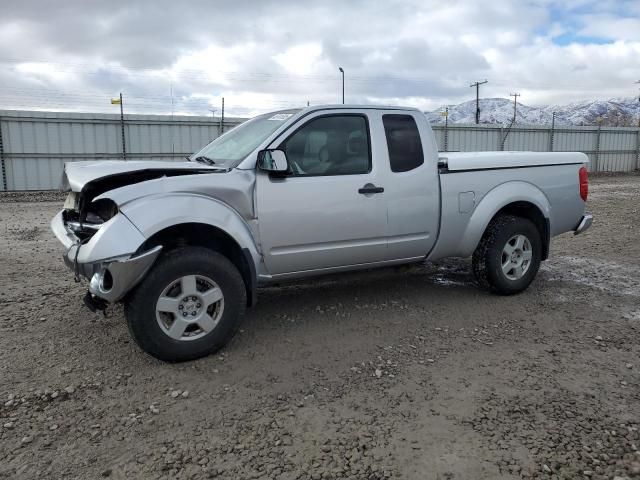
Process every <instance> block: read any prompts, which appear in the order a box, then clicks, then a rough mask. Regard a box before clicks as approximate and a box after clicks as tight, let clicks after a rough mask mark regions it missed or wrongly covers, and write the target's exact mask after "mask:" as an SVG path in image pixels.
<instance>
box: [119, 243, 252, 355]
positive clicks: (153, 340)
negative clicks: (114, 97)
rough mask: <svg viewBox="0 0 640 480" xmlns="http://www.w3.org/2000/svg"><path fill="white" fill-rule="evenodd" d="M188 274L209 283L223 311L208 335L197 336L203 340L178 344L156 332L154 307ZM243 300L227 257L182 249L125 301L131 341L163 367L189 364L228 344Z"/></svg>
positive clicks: (165, 257)
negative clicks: (215, 289)
mask: <svg viewBox="0 0 640 480" xmlns="http://www.w3.org/2000/svg"><path fill="white" fill-rule="evenodd" d="M189 275H196V276H205V277H207V278H209V279H211V280H213V281H214V282H215V283H216V284H217V287H218V288H219V289H220V290H221V291H222V294H223V295H224V300H223V304H222V305H223V307H222V308H221V310H222V311H221V314H220V315H221V316H220V317H219V320H218V322H217V323H216V324H215V327H214V328H213V329H212V330H211V331H209V332H205V331H201V332H200V334H201V335H203V336H201V337H200V338H197V339H191V340H185V339H182V340H177V339H174V338H172V337H170V336H169V335H168V334H167V333H165V331H163V329H162V328H161V326H160V323H159V321H158V319H157V317H156V303H157V301H158V298H159V297H160V296H161V294H162V293H163V291H164V290H165V288H167V287H168V286H169V285H171V284H172V282H177V281H178V280H179V279H180V278H182V277H184V276H189ZM246 295H247V294H246V289H245V285H244V282H243V280H242V277H241V275H240V273H239V272H238V269H237V268H236V267H235V266H234V265H233V263H231V262H230V261H229V260H228V259H227V258H226V257H224V256H223V255H221V254H219V253H217V252H214V251H212V250H209V249H206V248H202V247H181V248H178V249H175V250H172V251H170V252H168V253H166V254H164V255H163V256H161V257H160V258H159V259H158V261H157V262H156V264H155V265H154V266H153V268H152V269H151V271H149V273H148V274H147V275H146V277H145V278H144V279H143V280H142V281H141V282H140V284H139V285H138V286H137V287H136V289H135V290H134V291H133V293H132V294H131V295H129V296H128V298H127V299H126V301H125V316H126V318H127V324H128V326H129V332H130V333H131V336H132V337H133V339H134V340H135V341H136V343H137V344H138V345H139V346H140V348H142V349H143V350H144V351H145V352H147V353H148V354H150V355H152V356H154V357H156V358H158V359H160V360H164V361H167V362H182V361H187V360H194V359H196V358H201V357H204V356H206V355H209V354H211V353H214V352H216V351H217V350H219V349H220V348H222V347H223V346H225V345H226V344H227V342H229V340H231V338H232V337H233V336H234V335H235V333H236V332H237V331H238V328H239V327H240V323H241V317H242V315H243V314H244V311H245V308H246V304H247V299H246ZM176 298H178V297H176ZM194 298H195V297H194ZM181 308H183V307H181ZM161 315H164V314H161Z"/></svg>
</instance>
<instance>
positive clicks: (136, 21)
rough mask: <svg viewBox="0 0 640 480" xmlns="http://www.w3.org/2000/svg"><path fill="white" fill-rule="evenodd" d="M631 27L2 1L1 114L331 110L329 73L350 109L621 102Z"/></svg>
mask: <svg viewBox="0 0 640 480" xmlns="http://www.w3.org/2000/svg"><path fill="white" fill-rule="evenodd" d="M639 32H640V5H639V4H638V3H637V0H627V1H624V0H623V1H613V0H600V1H596V0H566V1H563V2H553V1H551V0H493V1H492V2H477V1H476V0H452V1H450V2H447V3H443V2H441V1H437V0H388V1H385V2H371V1H367V0H352V1H349V2H345V1H344V0H340V1H339V0H325V1H323V2H313V3H310V2H300V1H293V0H262V1H259V0H253V1H251V0H234V1H230V0H217V1H216V2H211V1H210V0H192V1H190V2H176V1H175V0H140V1H136V2H130V1H127V0H112V1H109V2H104V1H102V0H67V1H65V2H52V1H47V0H40V1H36V0H21V1H16V0H3V6H2V15H1V16H0V104H1V105H3V106H4V107H6V108H34V109H35V108H39V109H57V110H59V109H69V110H76V111H77V110H97V111H111V110H112V107H111V105H110V104H109V103H108V99H109V98H110V97H111V96H114V95H117V94H118V93H119V92H123V93H124V96H125V101H126V105H127V109H128V111H131V112H134V111H137V112H140V113H170V111H172V110H173V111H174V112H181V113H191V114H201V115H209V114H210V112H209V109H210V108H219V107H217V106H218V105H219V103H220V99H221V97H222V96H224V97H225V99H226V105H227V111H228V114H249V113H256V112H263V111H266V110H273V109H278V108H286V107H290V106H294V105H304V104H306V102H307V101H310V102H311V103H327V102H330V103H335V102H338V101H340V91H341V77H340V73H339V72H338V66H342V67H343V68H344V69H345V72H346V74H345V81H346V94H347V101H349V102H367V103H396V104H407V105H413V106H418V107H420V108H424V109H431V108H435V107H436V106H439V105H442V104H445V103H457V102H460V101H464V100H467V99H469V98H471V97H473V93H474V92H473V90H472V89H470V88H469V84H470V82H472V81H475V80H482V79H485V78H487V79H488V80H489V83H488V84H487V85H484V86H483V87H482V94H483V96H491V97H500V96H502V97H506V96H507V95H508V94H509V93H510V92H511V91H513V90H518V91H520V93H522V97H521V100H522V101H523V102H524V103H530V104H541V103H557V102H561V101H574V100H579V99H591V98H608V97H614V96H629V95H630V94H632V93H633V92H634V87H633V85H632V84H633V82H634V81H635V80H638V79H640V68H638V67H637V65H638V62H637V59H638V58H640V33H639ZM560 37H562V39H563V41H562V42H559V41H558V39H559V38H560ZM591 38H594V39H599V41H598V42H593V41H586V40H585V39H591ZM171 93H172V94H173V97H172V95H171ZM172 99H173V102H172Z"/></svg>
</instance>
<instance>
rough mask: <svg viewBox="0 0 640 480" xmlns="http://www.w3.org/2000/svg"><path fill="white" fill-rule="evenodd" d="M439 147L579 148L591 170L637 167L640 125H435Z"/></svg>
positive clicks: (507, 149)
mask: <svg viewBox="0 0 640 480" xmlns="http://www.w3.org/2000/svg"><path fill="white" fill-rule="evenodd" d="M433 129H434V131H435V134H436V140H437V142H438V147H439V148H440V150H443V151H449V152H455V151H461V152H466V151H488V150H505V151H514V150H518V151H523V150H527V151H534V152H551V151H554V152H583V153H586V154H587V156H588V157H589V161H590V164H589V169H590V170H591V171H592V172H630V171H633V170H638V169H640V128H634V127H555V128H552V127H550V126H523V125H517V126H515V127H512V128H508V127H506V126H505V127H501V126H499V125H460V124H454V125H448V126H443V125H436V126H434V127H433Z"/></svg>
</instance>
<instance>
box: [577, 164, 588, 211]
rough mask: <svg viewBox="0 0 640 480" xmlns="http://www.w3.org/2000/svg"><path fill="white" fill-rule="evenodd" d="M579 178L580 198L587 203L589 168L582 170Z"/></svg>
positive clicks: (582, 168)
mask: <svg viewBox="0 0 640 480" xmlns="http://www.w3.org/2000/svg"><path fill="white" fill-rule="evenodd" d="M578 177H579V179H580V198H582V200H583V201H585V202H586V201H587V197H588V196H589V174H588V173H587V167H581V168H580V171H579V172H578Z"/></svg>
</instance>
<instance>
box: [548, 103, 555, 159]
mask: <svg viewBox="0 0 640 480" xmlns="http://www.w3.org/2000/svg"><path fill="white" fill-rule="evenodd" d="M555 128H556V112H553V113H552V115H551V130H550V131H549V151H550V152H553V136H554V135H555V133H556V132H555Z"/></svg>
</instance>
